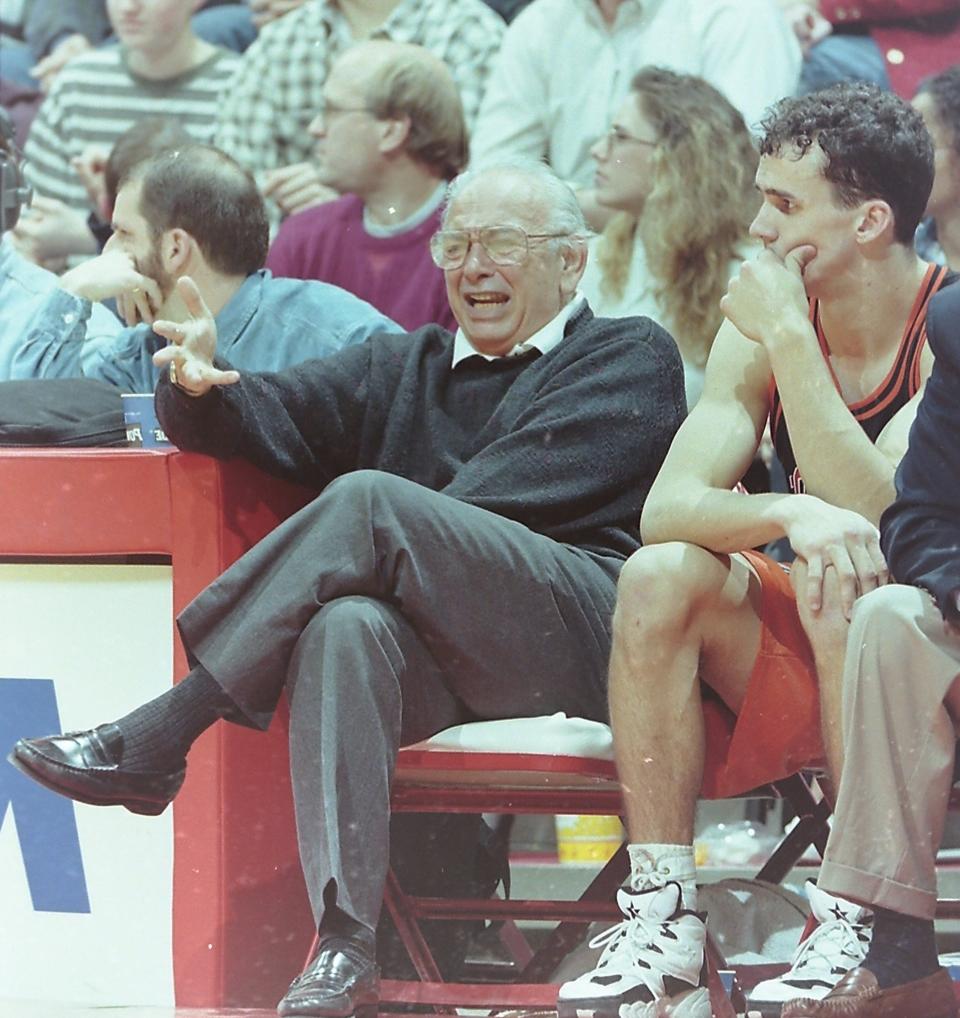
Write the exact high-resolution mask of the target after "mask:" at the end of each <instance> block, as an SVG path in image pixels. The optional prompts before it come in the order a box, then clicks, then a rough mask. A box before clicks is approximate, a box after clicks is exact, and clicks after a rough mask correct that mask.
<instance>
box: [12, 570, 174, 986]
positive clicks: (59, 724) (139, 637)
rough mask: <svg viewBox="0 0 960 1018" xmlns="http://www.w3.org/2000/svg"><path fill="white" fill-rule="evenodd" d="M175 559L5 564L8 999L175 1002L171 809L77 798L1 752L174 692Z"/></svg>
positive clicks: (109, 717) (97, 721)
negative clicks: (137, 808)
mask: <svg viewBox="0 0 960 1018" xmlns="http://www.w3.org/2000/svg"><path fill="white" fill-rule="evenodd" d="M172 660H173V645H172V580H171V572H170V568H169V567H168V566H143V565H73V564H64V565H60V564H27V565H20V564H0V736H2V738H3V740H4V745H2V746H0V999H3V998H7V999H10V998H13V999H23V1000H30V999H33V1000H42V1001H63V1002H71V1003H76V1004H92V1005H108V1004H113V1005H118V1004H145V1005H166V1006H169V1005H172V1004H173V1002H174V987H173V944H172V918H171V914H172V900H173V811H172V810H171V809H168V810H167V811H166V812H165V813H164V814H163V815H162V816H160V817H139V816H135V815H134V814H132V813H128V812H127V811H126V810H125V809H123V808H122V807H119V806H111V807H96V806H86V805H82V804H79V803H73V802H71V801H70V800H68V799H64V798H63V797H61V796H58V795H55V794H53V793H52V792H49V791H47V790H46V789H43V788H40V786H38V785H36V784H35V782H32V781H30V780H29V779H28V778H26V777H24V776H23V775H22V774H20V773H19V772H18V771H16V770H15V769H14V768H13V767H12V766H11V765H10V764H9V763H8V762H6V760H5V757H6V754H7V753H8V752H9V750H10V748H11V747H12V744H13V742H14V741H15V740H16V739H17V738H19V737H21V736H27V737H30V736H39V735H46V734H50V733H51V726H54V727H53V730H54V731H71V730H76V729H83V728H90V727H93V726H94V725H97V724H100V723H102V722H105V721H112V720H115V719H116V718H118V717H120V716H122V715H123V714H125V713H126V712H127V711H129V710H131V709H132V708H133V707H135V706H137V705H139V704H140V703H143V702H144V701H146V700H148V699H150V698H152V697H154V696H156V695H158V694H159V693H161V692H163V691H164V690H166V689H168V688H169V687H170V680H171V675H172V667H173V665H172Z"/></svg>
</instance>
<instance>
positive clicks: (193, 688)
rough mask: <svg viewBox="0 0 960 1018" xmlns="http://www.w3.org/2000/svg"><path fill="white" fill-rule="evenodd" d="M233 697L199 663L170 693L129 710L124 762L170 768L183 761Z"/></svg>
mask: <svg viewBox="0 0 960 1018" xmlns="http://www.w3.org/2000/svg"><path fill="white" fill-rule="evenodd" d="M232 706H233V701H232V700H231V699H230V698H229V697H228V696H227V695H226V693H224V691H223V689H222V688H221V687H220V684H219V683H218V682H217V681H216V679H214V678H213V677H212V676H211V675H210V674H209V672H206V671H204V669H203V668H200V667H199V666H198V667H196V668H194V669H193V671H191V672H190V673H189V675H187V676H186V677H185V678H184V679H182V680H181V681H180V682H178V683H177V684H176V685H175V686H174V687H173V688H172V689H168V690H167V692H166V693H161V694H160V696H158V697H156V698H155V699H153V700H150V701H148V702H147V703H145V704H143V706H141V707H137V708H136V710H133V711H131V712H130V713H129V714H125V715H124V716H123V717H122V718H120V719H119V720H118V721H117V722H116V725H117V727H118V728H119V729H120V731H121V732H122V733H123V754H122V757H121V761H120V762H121V764H122V766H123V767H125V768H127V769H129V770H133V771H166V770H170V769H172V768H175V767H180V766H182V765H183V761H184V758H185V757H186V755H187V750H188V749H189V748H190V747H191V745H193V742H194V740H195V739H196V738H197V736H199V735H200V734H201V733H202V732H204V731H206V729H207V728H209V727H210V725H212V724H213V723H214V721H216V720H217V719H218V718H220V717H222V716H223V715H224V714H225V713H227V712H228V711H229V710H230V708H231V707H232Z"/></svg>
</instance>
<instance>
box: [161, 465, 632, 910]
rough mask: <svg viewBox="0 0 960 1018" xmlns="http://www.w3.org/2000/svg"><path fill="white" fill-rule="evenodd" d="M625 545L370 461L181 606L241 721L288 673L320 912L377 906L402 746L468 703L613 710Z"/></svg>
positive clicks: (482, 708)
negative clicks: (520, 517)
mask: <svg viewBox="0 0 960 1018" xmlns="http://www.w3.org/2000/svg"><path fill="white" fill-rule="evenodd" d="M621 565H622V563H621V562H620V561H619V560H618V559H613V558H601V557H598V556H594V555H591V554H589V553H587V552H584V551H581V550H579V549H577V548H574V547H571V546H569V545H564V544H561V543H559V542H557V541H553V540H550V539H549V538H546V537H544V536H542V535H540V534H537V533H534V532H532V531H530V530H529V529H527V528H526V527H524V526H523V525H521V524H519V523H516V522H514V521H512V520H507V519H504V518H503V517H501V516H498V515H496V514H494V513H491V512H488V511H487V510H485V509H481V508H477V507H476V506H471V505H467V504H465V503H462V502H459V501H457V500H456V499H453V498H451V497H449V496H447V495H443V494H439V493H437V492H433V491H430V490H429V489H427V488H424V487H422V486H421V485H418V484H415V483H413V482H411V481H407V480H404V479H403V478H399V477H395V476H393V475H390V474H385V473H382V472H379V471H370V470H365V471H357V472H355V473H351V474H346V475H344V476H343V477H340V478H338V479H337V480H336V481H334V482H332V483H331V484H330V485H328V486H327V488H326V489H325V490H324V491H323V493H322V494H321V495H320V496H319V497H318V498H316V499H315V500H314V501H313V502H312V503H310V505H308V506H306V507H305V508H304V509H302V510H301V511H300V512H299V513H297V514H296V515H295V516H293V517H291V518H290V519H289V520H287V521H286V522H285V523H284V524H283V525H281V526H280V527H278V528H277V529H276V530H275V531H274V532H273V533H272V534H270V535H268V536H267V537H266V538H264V540H263V541H261V542H260V543H259V544H258V545H257V546H256V547H254V548H253V549H251V550H250V551H249V552H248V553H247V554H246V555H244V556H243V558H241V559H240V560H239V561H238V562H237V563H235V564H234V565H233V566H232V567H231V568H230V569H228V570H227V571H226V572H225V573H224V574H223V575H222V576H220V577H219V578H218V579H217V580H216V581H214V583H213V584H211V586H210V587H208V588H207V589H206V590H205V591H204V592H203V593H202V594H200V596H199V597H197V598H196V600H195V601H193V602H192V603H191V604H190V605H189V606H188V607H187V608H186V609H185V610H184V612H183V613H182V614H181V616H180V618H179V620H178V623H179V626H180V631H181V634H182V636H183V639H184V643H185V645H186V647H187V650H188V653H189V654H190V656H191V660H192V662H193V663H194V664H200V665H201V666H202V667H203V668H205V669H206V670H207V671H208V672H209V673H210V674H211V675H212V676H213V677H214V678H215V679H216V680H217V681H218V682H219V683H220V685H221V686H222V687H223V689H224V691H225V692H226V693H227V695H228V696H229V697H230V698H231V700H232V701H233V702H234V704H235V705H236V708H237V714H236V716H235V718H234V720H238V721H241V722H243V723H246V724H250V725H252V726H255V727H259V728H264V729H265V728H266V727H267V726H268V725H269V723H270V719H271V717H272V714H273V711H274V709H275V707H276V704H277V702H278V700H279V698H280V694H281V693H282V692H283V690H284V688H286V690H287V694H288V698H289V702H290V765H291V775H292V783H293V791H294V801H295V805H296V815H297V831H298V838H299V844H300V856H301V861H302V864H303V869H304V875H305V877H306V881H307V887H308V889H309V893H310V898H311V903H312V905H313V910H314V914H315V916H316V918H317V921H318V922H319V921H320V919H321V918H322V915H323V910H324V907H325V903H326V905H329V904H331V901H332V900H333V898H332V896H331V891H332V892H333V893H335V896H336V903H337V905H338V906H339V907H340V908H341V909H342V910H343V911H344V912H346V913H347V914H348V915H350V916H352V917H353V918H355V919H357V920H359V921H360V922H362V923H364V924H365V925H367V926H369V927H371V928H372V927H373V926H375V925H376V921H377V916H378V914H379V910H380V903H381V898H382V895H383V885H384V881H385V878H386V868H387V862H388V858H389V843H388V842H389V838H388V821H389V795H390V782H391V778H392V773H393V767H394V763H395V760H396V755H397V751H398V749H399V747H400V746H401V745H404V744H407V743H410V742H415V741H417V740H419V739H422V738H426V737H427V736H429V735H431V734H433V733H435V732H437V731H440V730H441V729H443V728H446V727H449V726H450V725H453V724H458V723H460V722H463V721H467V720H472V719H488V718H504V717H522V716H532V715H538V714H549V713H552V712H555V711H565V712H567V713H568V714H570V715H578V716H580V717H585V718H592V719H595V720H604V719H605V718H606V714H607V708H606V682H605V675H606V666H607V657H608V653H609V649H610V622H611V617H612V614H613V607H614V602H615V599H616V575H617V573H618V572H619V568H620V566H621Z"/></svg>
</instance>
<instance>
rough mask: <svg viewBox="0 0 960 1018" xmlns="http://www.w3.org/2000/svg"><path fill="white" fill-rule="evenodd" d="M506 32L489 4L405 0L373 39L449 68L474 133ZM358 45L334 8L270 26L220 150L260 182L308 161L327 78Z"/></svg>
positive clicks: (227, 118) (247, 70) (327, 1)
mask: <svg viewBox="0 0 960 1018" xmlns="http://www.w3.org/2000/svg"><path fill="white" fill-rule="evenodd" d="M504 28H505V24H504V22H503V19H502V18H500V17H499V16H498V15H497V14H495V13H494V12H493V11H491V9H490V8H489V7H488V6H487V5H486V4H485V3H483V0H400V3H398V4H397V6H396V7H395V8H394V9H393V11H392V12H391V14H390V16H389V17H388V18H387V20H386V21H385V22H384V23H383V24H382V25H381V26H380V27H379V28H378V29H376V30H375V31H374V32H372V33H371V35H370V38H372V39H392V40H394V41H395V42H412V43H417V44H419V45H421V46H424V47H425V48H426V49H428V50H430V51H432V52H433V53H434V54H436V55H437V56H438V57H440V58H441V59H442V60H444V61H446V63H447V64H448V66H449V67H450V70H451V71H452V73H453V76H454V79H455V80H456V82H457V86H458V87H459V89H460V97H461V99H462V100H463V109H464V113H465V115H466V119H467V125H468V127H472V125H473V121H474V119H475V118H476V115H477V110H478V109H479V107H480V100H481V99H482V97H483V91H484V86H485V84H486V79H487V73H488V70H489V68H490V63H491V61H492V59H493V57H494V55H495V54H496V52H497V50H498V49H499V48H500V40H501V38H502V36H503V32H504ZM356 41H357V40H355V39H354V38H353V37H352V35H351V34H350V29H349V26H348V24H347V21H346V19H345V18H344V16H343V14H342V13H341V12H340V9H339V7H338V6H337V5H336V3H335V2H334V0H312V2H309V3H305V4H304V5H303V6H302V7H300V8H298V9H297V10H294V11H292V12H290V13H289V14H286V15H284V16H283V17H282V18H278V19H277V20H276V21H272V22H270V23H269V24H267V25H266V26H264V28H263V30H262V31H261V32H260V35H259V37H258V38H257V40H256V41H255V42H254V43H253V45H252V46H251V47H250V48H249V49H248V50H247V52H246V53H245V54H244V57H243V59H242V60H241V63H240V67H239V68H238V70H237V72H236V75H235V76H234V78H233V81H232V82H231V83H230V84H229V85H228V86H227V89H226V91H225V93H224V96H223V105H222V108H221V111H220V117H219V122H218V125H217V130H216V134H215V138H214V142H215V144H217V145H218V146H220V148H222V149H224V150H225V151H227V152H229V153H230V155H232V156H233V157H234V158H235V159H237V160H238V161H239V162H240V163H242V164H243V165H244V166H246V167H247V168H248V169H250V170H251V171H253V173H255V174H259V173H262V172H263V171H265V170H271V169H274V168H276V167H278V166H289V165H291V164H293V163H299V162H304V161H306V160H308V159H309V158H310V156H311V154H312V152H313V148H314V144H315V142H314V139H313V138H311V137H310V135H309V134H308V133H307V125H308V124H309V123H310V121H311V120H312V119H313V117H314V115H315V114H316V111H317V109H318V107H319V104H320V93H321V90H322V88H323V84H324V82H325V81H326V78H327V74H328V73H329V71H330V67H331V65H332V64H333V62H334V61H335V60H336V58H337V57H338V56H339V55H340V54H341V53H342V52H343V51H344V50H345V49H347V48H348V47H349V46H350V45H352V44H353V43H354V42H356Z"/></svg>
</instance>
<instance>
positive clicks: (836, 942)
mask: <svg viewBox="0 0 960 1018" xmlns="http://www.w3.org/2000/svg"><path fill="white" fill-rule="evenodd" d="M804 890H805V891H806V894H807V898H808V899H809V901H810V911H811V913H812V914H813V916H814V918H815V919H816V920H817V923H818V925H817V926H816V927H815V928H814V929H813V931H812V932H811V933H810V935H809V936H808V937H807V938H806V940H803V941H801V943H800V945H799V946H798V947H797V950H796V953H795V954H794V956H793V963H792V964H791V966H790V969H789V971H788V972H785V973H784V974H783V975H782V976H780V977H778V978H777V979H766V980H764V981H763V982H762V983H757V985H756V986H755V987H754V988H753V989H752V990H751V991H750V992H749V993H748V994H747V1006H748V1007H750V1008H752V1009H753V1010H755V1011H759V1012H760V1014H761V1015H763V1016H764V1018H767V1016H771V1015H772V1016H774V1018H779V1016H780V1006H781V1005H782V1004H784V1003H785V1002H786V1001H788V1000H793V999H795V998H796V997H808V998H812V999H814V1000H822V999H823V998H824V997H825V996H826V995H827V994H828V993H829V992H830V991H831V990H832V989H833V988H834V987H835V986H836V985H837V983H839V982H840V980H841V979H842V978H843V977H844V976H845V975H846V974H847V972H849V971H850V969H852V968H856V967H857V966H858V965H859V964H860V962H861V961H863V959H864V958H865V957H866V955H867V949H868V948H869V947H870V937H871V935H872V933H873V914H872V913H871V912H870V910H869V909H867V908H864V907H863V906H862V905H854V904H853V902H851V901H845V900H844V899H843V898H836V897H834V896H833V895H832V894H828V893H827V892H826V891H821V890H820V888H819V887H817V885H816V884H815V883H814V882H813V881H812V880H808V881H807V883H806V887H805V888H804Z"/></svg>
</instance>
